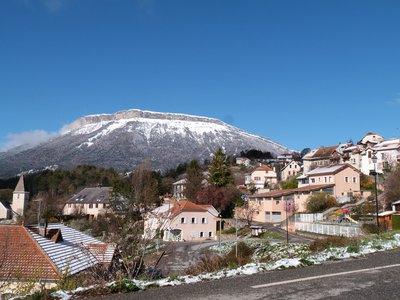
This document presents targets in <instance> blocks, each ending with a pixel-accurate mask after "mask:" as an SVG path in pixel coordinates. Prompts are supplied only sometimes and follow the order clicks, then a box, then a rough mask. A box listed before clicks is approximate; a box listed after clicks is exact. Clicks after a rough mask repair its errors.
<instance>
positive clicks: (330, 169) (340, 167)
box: [307, 164, 360, 176]
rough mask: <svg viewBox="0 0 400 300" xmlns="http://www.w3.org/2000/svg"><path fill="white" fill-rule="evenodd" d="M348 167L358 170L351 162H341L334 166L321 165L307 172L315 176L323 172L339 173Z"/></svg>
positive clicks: (308, 174)
mask: <svg viewBox="0 0 400 300" xmlns="http://www.w3.org/2000/svg"><path fill="white" fill-rule="evenodd" d="M346 168H351V169H353V170H355V171H356V172H358V173H359V172H360V171H358V170H357V169H356V168H354V167H353V166H352V165H349V164H340V165H333V166H327V167H319V168H316V169H314V170H311V171H310V172H308V173H307V176H314V175H322V174H337V173H338V172H340V171H342V170H344V169H346Z"/></svg>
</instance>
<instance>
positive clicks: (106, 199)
mask: <svg viewBox="0 0 400 300" xmlns="http://www.w3.org/2000/svg"><path fill="white" fill-rule="evenodd" d="M306 150H307V151H304V153H303V154H304V155H299V153H295V152H291V153H285V154H282V155H280V156H278V157H270V158H262V159H251V158H248V157H240V156H237V157H233V158H231V159H230V160H231V161H232V163H231V166H229V165H228V159H227V157H225V154H224V153H223V152H222V150H221V149H219V150H217V152H216V153H215V154H214V157H213V159H212V161H211V163H210V166H209V169H208V170H204V169H201V170H200V169H197V171H198V172H197V175H198V177H193V174H192V175H190V172H193V169H192V170H191V171H190V168H187V169H186V170H187V172H186V173H183V174H182V175H181V176H180V179H179V180H177V181H175V182H173V183H172V185H171V187H172V190H171V194H169V195H168V194H167V195H165V196H163V197H159V200H157V204H156V203H155V202H154V203H153V202H152V203H151V204H150V205H148V206H144V205H143V204H139V203H136V204H135V205H136V207H135V209H133V208H132V206H129V199H126V198H125V197H124V196H123V195H122V193H119V192H116V191H115V190H113V188H112V187H111V186H87V187H84V188H82V189H81V190H79V191H78V192H77V193H75V194H73V195H71V196H70V197H69V198H68V199H67V200H66V201H65V202H64V204H62V206H60V207H61V208H60V211H59V213H58V215H57V218H55V217H54V216H53V217H52V218H48V217H44V216H43V215H41V214H40V212H41V210H40V205H41V204H40V201H36V202H37V203H36V204H35V205H36V206H35V207H36V208H37V210H36V211H35V212H36V213H34V215H35V214H37V221H36V222H34V223H29V224H28V223H26V222H25V220H27V219H26V218H25V215H26V211H27V207H28V206H29V205H31V204H32V203H33V202H32V199H30V198H31V197H30V192H29V191H28V189H27V187H26V184H25V176H24V175H21V176H20V177H19V179H18V183H17V185H16V186H15V189H14V191H13V193H12V199H10V200H2V201H1V202H0V219H1V225H0V233H1V234H0V249H1V256H0V287H1V288H2V289H3V290H7V291H9V292H10V291H18V292H20V293H23V290H24V289H25V292H26V290H27V289H28V290H35V288H38V287H40V286H45V287H46V288H54V287H56V286H58V285H59V282H60V281H63V280H64V281H65V280H66V278H74V276H82V274H85V276H87V277H90V276H94V277H98V278H97V279H99V278H101V279H102V280H105V281H107V280H118V279H121V278H124V277H127V278H131V279H134V278H137V277H138V276H142V277H143V276H144V275H143V274H148V272H151V276H150V278H151V279H153V277H156V275H157V276H167V275H168V274H169V275H170V274H172V271H171V270H172V269H173V271H174V272H176V273H177V274H178V273H179V274H184V271H185V269H186V268H187V267H188V265H187V264H184V267H182V268H181V269H180V268H179V266H176V265H175V266H173V265H171V261H172V260H173V258H172V256H173V253H174V251H175V253H176V249H178V248H177V247H182V245H185V244H186V245H188V247H189V248H186V249H187V250H181V251H183V252H185V251H186V252H188V251H189V250H188V249H190V251H191V252H190V255H189V256H193V262H194V263H196V262H198V260H199V259H200V256H201V255H203V254H204V253H205V251H207V249H208V248H209V247H217V249H219V251H220V250H221V249H222V248H221V247H225V246H224V245H228V244H229V243H232V242H233V243H235V244H236V257H238V249H237V247H238V246H237V245H238V242H239V240H240V241H246V240H247V239H248V240H249V241H250V240H252V239H254V238H256V239H257V238H261V237H262V236H268V235H272V236H274V237H276V238H278V240H279V239H281V241H280V242H284V240H286V242H287V243H291V242H293V243H298V242H299V241H300V242H306V243H311V241H313V240H318V239H324V238H326V237H329V236H337V237H350V238H358V237H360V236H364V235H368V234H371V233H383V232H387V231H391V230H399V229H400V208H399V205H400V198H399V199H397V198H393V193H391V192H390V191H388V190H387V188H386V186H387V185H386V181H387V180H389V179H388V178H389V177H390V176H391V174H393V172H394V171H395V170H396V168H397V164H398V161H400V139H392V140H384V138H383V137H382V136H380V135H379V134H376V133H371V132H369V133H367V134H366V135H365V136H364V137H362V138H361V139H360V140H359V141H358V142H357V143H353V142H348V143H343V144H339V145H335V146H329V147H320V148H318V149H313V150H311V149H306ZM189 166H190V165H189ZM213 167H214V170H213ZM215 168H216V169H218V170H217V172H215ZM224 168H226V170H228V169H229V170H233V169H234V170H239V171H238V172H236V173H235V174H233V175H235V178H236V180H234V181H232V183H233V182H234V184H235V186H234V189H235V192H236V194H235V197H236V198H235V199H236V200H235V201H233V200H232V199H229V203H228V204H227V205H225V206H222V205H220V206H217V205H215V206H216V207H215V206H214V205H213V203H214V202H212V201H210V203H204V201H203V202H202V201H199V199H201V197H197V196H195V195H198V193H199V191H201V190H202V189H204V188H216V186H217V185H218V184H219V185H220V186H219V187H221V188H226V186H229V185H225V184H223V183H221V180H222V181H223V180H224V175H221V176H219V175H218V176H217V177H215V176H216V174H220V173H221V170H223V169H224ZM195 169H196V168H195ZM188 170H189V171H188ZM226 170H225V171H226ZM222 173H223V172H222ZM232 177H233V176H232ZM193 178H196V180H193ZM225 179H226V178H225ZM193 183H194V186H193ZM214 185H215V186H214ZM230 186H231V188H232V184H231V185H230ZM193 188H194V189H197V194H196V192H195V193H194V192H193ZM143 195H144V194H143ZM211 195H212V197H214V198H218V197H220V196H218V195H217V194H211ZM399 196H400V195H396V194H395V196H394V197H399ZM143 197H144V196H143ZM222 198H223V197H222ZM222 198H221V199H222ZM127 210H135V212H136V213H137V214H138V215H139V217H137V218H136V219H135V220H136V221H135V222H134V221H131V224H129V225H128V227H127V228H129V230H128V229H125V227H124V229H123V232H122V233H121V234H120V236H119V238H120V240H116V239H114V240H113V239H111V238H110V235H108V232H107V231H108V230H109V231H110V232H111V226H114V225H107V224H114V223H111V221H110V219H113V218H114V219H115V220H126V219H127V217H126V215H124V214H125V213H126V212H127ZM228 211H230V214H229V213H228ZM104 216H105V217H104ZM34 217H36V216H34ZM102 218H103V219H102ZM76 220H86V221H84V222H86V223H85V224H86V230H83V231H82V230H79V226H78V227H77V226H76V223H75V226H74V222H76ZM99 220H101V221H99ZM115 220H114V221H115ZM132 220H133V219H132ZM139 220H141V221H139ZM98 221H99V222H100V223H107V222H109V223H107V224H106V225H105V228H103V230H102V231H98V232H97V233H96V231H94V229H93V228H91V226H93V227H94V226H99V225H95V224H96V222H98ZM115 222H123V221H115ZM107 226H109V228H107ZM121 226H122V225H119V227H118V228H119V229H117V231H121V228H122V227H121ZM93 235H95V237H93ZM114 235H115V234H114ZM128 236H129V237H128ZM282 239H283V240H282ZM138 245H142V247H144V249H145V250H146V251H145V250H143V249H142V248H140V249H138ZM174 245H175V246H174ZM193 245H203V246H196V247H197V248H198V249H199V250H198V251H197V252H198V253H195V252H196V251H194V250H193V249H192V248H190V247H192V246H193ZM121 249H124V250H121ZM151 249H152V250H151ZM174 249H175V250H174ZM140 250H143V251H142V252H140ZM123 251H131V252H130V255H128V254H127V253H125V252H123ZM168 251H170V252H168ZM239 251H240V250H239ZM139 253H141V254H139ZM147 253H149V254H147ZM145 254H146V256H149V257H153V260H151V259H146V258H145V257H144V256H145ZM140 255H142V256H140ZM181 255H184V254H182V253H181ZM186 255H187V253H186ZM214 255H215V254H214ZM186 257H188V256H186ZM154 259H155V261H154ZM187 259H189V258H187ZM196 259H197V260H196ZM168 262H169V264H168ZM162 265H164V266H163V267H161V266H162ZM168 265H169V266H170V268H172V269H171V270H168ZM192 267H193V266H192ZM149 270H151V271H149ZM88 274H91V275H88ZM93 274H95V275H93ZM27 286H28V287H29V288H27Z"/></svg>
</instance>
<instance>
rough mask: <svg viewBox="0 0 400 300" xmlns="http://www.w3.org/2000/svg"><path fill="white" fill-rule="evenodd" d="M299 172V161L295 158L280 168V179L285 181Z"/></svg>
mask: <svg viewBox="0 0 400 300" xmlns="http://www.w3.org/2000/svg"><path fill="white" fill-rule="evenodd" d="M300 172H301V166H300V163H299V162H297V161H295V160H291V161H290V162H289V163H287V164H286V165H285V166H284V167H283V169H282V170H281V180H282V181H286V180H287V179H288V178H289V177H294V176H297V175H298V174H299V173H300Z"/></svg>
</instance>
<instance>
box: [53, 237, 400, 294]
mask: <svg viewBox="0 0 400 300" xmlns="http://www.w3.org/2000/svg"><path fill="white" fill-rule="evenodd" d="M248 244H249V246H251V247H255V249H256V250H255V252H254V254H253V257H252V259H253V261H254V262H252V263H249V264H246V265H244V266H241V267H238V268H235V269H224V270H221V271H216V272H212V273H203V274H200V275H197V276H192V275H186V276H176V277H173V278H172V277H168V278H163V279H158V280H152V281H144V280H138V279H134V280H132V282H133V283H134V284H135V285H136V286H137V287H138V288H139V289H146V288H147V287H149V286H153V287H154V286H160V287H162V286H176V285H181V284H190V283H195V282H200V281H206V280H216V279H220V278H226V277H232V276H238V275H250V274H255V273H260V272H265V271H273V270H279V269H286V268H297V267H303V266H307V265H311V264H321V263H323V262H326V261H329V260H341V259H347V258H352V257H360V256H364V255H367V254H370V253H374V252H379V251H386V250H391V249H394V248H399V247H400V234H394V235H392V236H387V235H383V236H377V237H375V238H369V239H364V240H363V241H361V242H360V244H357V245H355V246H354V245H353V246H348V247H339V248H329V249H326V250H324V251H321V252H318V253H311V252H310V250H309V248H308V246H307V245H304V244H286V243H284V242H279V243H278V242H271V243H265V242H262V241H248ZM233 245H234V242H228V243H224V244H222V245H221V249H219V246H218V245H216V246H212V247H211V248H210V249H211V250H213V251H216V252H219V251H221V253H222V254H226V253H228V252H229V251H230V250H231V249H232V246H233ZM267 253H268V260H269V262H259V261H260V259H261V258H263V257H265V256H266V255H267ZM112 284H113V283H110V284H109V285H112ZM91 288H96V287H91ZM82 290H83V289H82V288H79V289H77V290H74V291H57V292H54V293H53V294H52V296H54V297H58V298H59V299H62V300H68V299H70V298H72V296H73V295H74V294H75V295H76V294H79V291H82ZM84 290H87V288H85V289H84Z"/></svg>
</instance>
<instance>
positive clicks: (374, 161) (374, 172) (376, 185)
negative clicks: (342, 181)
mask: <svg viewBox="0 0 400 300" xmlns="http://www.w3.org/2000/svg"><path fill="white" fill-rule="evenodd" d="M371 160H372V162H373V163H374V171H373V172H371V174H372V175H374V177H375V205H376V226H378V233H379V216H378V214H379V207H378V183H377V175H378V173H377V172H376V163H377V161H378V158H377V157H376V155H375V154H374V155H373V156H372V157H371Z"/></svg>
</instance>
